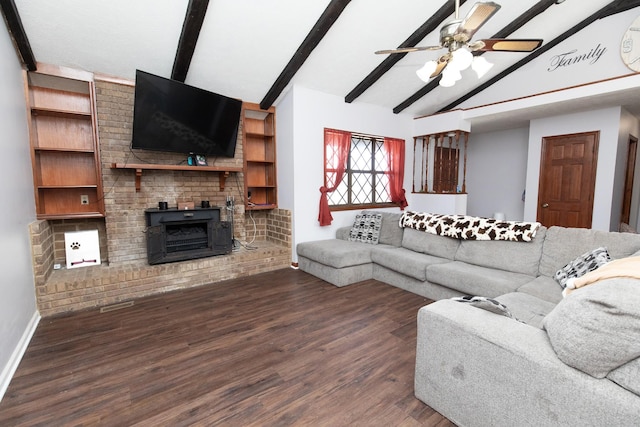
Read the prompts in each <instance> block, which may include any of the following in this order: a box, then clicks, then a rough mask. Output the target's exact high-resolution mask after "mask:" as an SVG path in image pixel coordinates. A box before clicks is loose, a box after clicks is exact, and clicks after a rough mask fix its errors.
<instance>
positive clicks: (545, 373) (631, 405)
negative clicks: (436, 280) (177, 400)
mask: <svg viewBox="0 0 640 427" xmlns="http://www.w3.org/2000/svg"><path fill="white" fill-rule="evenodd" d="M415 394H416V397H417V398H418V399H420V400H422V401H423V402H425V403H426V404H427V405H429V406H431V407H432V408H434V409H435V410H436V411H438V412H440V413H441V414H443V415H444V416H446V417H447V418H449V419H450V420H451V421H453V422H454V423H456V424H458V425H460V426H474V425H477V426H486V425H492V426H501V425H504V426H514V425H518V426H525V425H536V426H544V425H566V426H573V425H576V426H578V425H633V424H634V423H635V422H637V420H638V419H640V397H639V396H637V395H635V394H633V393H630V392H628V391H626V390H624V389H623V388H622V387H619V386H618V385H616V384H615V383H613V382H612V381H610V380H608V379H596V378H593V377H591V376H589V375H587V374H585V373H583V372H580V371H578V370H576V369H573V368H571V367H569V366H567V365H565V364H564V363H562V362H561V361H560V360H559V359H558V358H557V356H556V354H555V352H554V351H553V349H552V348H551V345H550V343H549V340H548V338H547V334H546V332H545V331H543V330H540V329H537V328H535V327H532V326H529V325H526V324H524V323H520V322H518V321H516V320H514V319H511V318H508V317H505V316H501V315H498V314H494V313H491V312H488V311H485V310H482V309H479V308H476V307H473V306H469V305H466V304H462V303H459V302H456V301H453V300H441V301H437V302H435V303H432V304H430V305H428V306H425V307H422V308H421V309H420V310H419V312H418V337H417V348H416V371H415Z"/></svg>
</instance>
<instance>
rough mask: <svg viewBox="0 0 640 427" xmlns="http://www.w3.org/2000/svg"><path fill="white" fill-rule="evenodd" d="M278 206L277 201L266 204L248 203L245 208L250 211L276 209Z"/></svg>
mask: <svg viewBox="0 0 640 427" xmlns="http://www.w3.org/2000/svg"><path fill="white" fill-rule="evenodd" d="M277 207H278V206H276V204H275V203H269V204H264V205H247V206H246V207H245V209H246V210H249V211H259V210H262V209H276V208H277Z"/></svg>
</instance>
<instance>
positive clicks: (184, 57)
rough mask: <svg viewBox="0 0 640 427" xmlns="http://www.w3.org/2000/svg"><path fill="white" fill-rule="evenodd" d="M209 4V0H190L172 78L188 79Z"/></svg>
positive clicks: (180, 80)
mask: <svg viewBox="0 0 640 427" xmlns="http://www.w3.org/2000/svg"><path fill="white" fill-rule="evenodd" d="M208 6H209V0H189V5H188V6H187V13H186V14H185V17H184V23H183V24H182V33H181V34H180V41H179V42H178V49H177V50H176V57H175V59H174V61H173V69H172V70H171V78H172V79H173V80H177V81H179V82H183V83H184V81H185V80H186V79H187V73H188V72H189V67H190V66H191V59H192V58H193V52H194V51H195V50H196V44H197V43H198V37H199V36H200V30H201V29H202V23H203V22H204V18H205V16H206V14H207V7H208Z"/></svg>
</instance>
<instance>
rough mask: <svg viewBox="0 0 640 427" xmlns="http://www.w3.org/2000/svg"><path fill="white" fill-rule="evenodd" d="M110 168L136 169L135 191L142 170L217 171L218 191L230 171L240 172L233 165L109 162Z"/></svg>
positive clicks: (138, 188) (138, 184)
mask: <svg viewBox="0 0 640 427" xmlns="http://www.w3.org/2000/svg"><path fill="white" fill-rule="evenodd" d="M111 169H133V170H135V171H136V192H139V191H140V178H141V177H142V171H143V170H168V171H192V172H218V174H219V177H220V191H224V185H225V181H226V179H227V177H228V176H229V175H230V174H231V173H232V172H242V168H241V167H234V166H189V165H155V164H150V163H111Z"/></svg>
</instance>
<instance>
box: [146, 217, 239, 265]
mask: <svg viewBox="0 0 640 427" xmlns="http://www.w3.org/2000/svg"><path fill="white" fill-rule="evenodd" d="M145 216H146V220H147V261H148V262H149V264H152V265H153V264H163V263H167V262H175V261H184V260H188V259H196V258H204V257H209V256H214V255H224V254H229V253H231V250H232V248H233V241H232V230H231V223H230V222H228V221H220V208H219V207H211V208H196V209H180V210H178V209H176V208H172V209H165V210H160V209H158V208H154V209H147V210H145Z"/></svg>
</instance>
